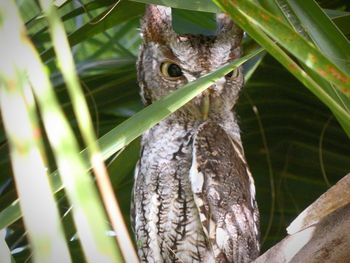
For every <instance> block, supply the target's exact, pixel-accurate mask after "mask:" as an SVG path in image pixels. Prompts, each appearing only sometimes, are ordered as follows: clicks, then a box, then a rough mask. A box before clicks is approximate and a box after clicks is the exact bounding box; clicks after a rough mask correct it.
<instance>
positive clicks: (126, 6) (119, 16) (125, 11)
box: [41, 1, 144, 61]
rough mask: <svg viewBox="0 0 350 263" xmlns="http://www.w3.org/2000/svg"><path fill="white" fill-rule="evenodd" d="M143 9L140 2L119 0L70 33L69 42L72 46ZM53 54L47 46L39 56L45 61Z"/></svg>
mask: <svg viewBox="0 0 350 263" xmlns="http://www.w3.org/2000/svg"><path fill="white" fill-rule="evenodd" d="M143 10H144V5H142V4H138V3H134V2H129V1H121V2H119V4H117V5H116V6H115V7H114V8H113V9H110V8H109V9H108V10H106V11H105V12H103V13H102V14H100V15H98V16H97V17H96V18H95V19H93V20H92V21H90V22H88V23H87V24H85V25H84V26H82V27H81V28H79V29H78V30H76V31H75V32H73V33H72V34H70V35H69V36H68V41H69V44H70V46H71V47H73V46H75V45H76V44H78V43H80V42H82V41H84V40H86V39H89V38H91V37H93V36H95V35H97V34H99V33H102V32H104V31H106V30H107V29H109V28H111V27H113V26H115V25H117V24H119V23H121V22H124V21H127V20H129V19H133V18H135V17H138V16H141V14H142V13H143ZM53 55H54V51H53V48H49V49H47V50H46V51H45V52H43V53H42V54H41V57H42V59H43V60H44V61H46V60H48V59H50V58H52V56H53Z"/></svg>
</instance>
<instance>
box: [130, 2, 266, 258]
mask: <svg viewBox="0 0 350 263" xmlns="http://www.w3.org/2000/svg"><path fill="white" fill-rule="evenodd" d="M171 19H172V18H171V9H170V8H168V7H163V6H155V5H150V6H148V7H147V8H146V13H145V16H144V18H143V19H142V21H141V31H142V36H143V44H142V47H141V50H140V55H139V58H138V62H137V73H138V81H139V85H140V89H141V92H140V94H141V97H142V100H143V102H144V103H145V105H149V104H151V103H153V102H155V101H157V100H159V99H160V98H162V97H164V96H166V95H167V94H169V93H171V92H173V91H175V90H177V89H178V88H179V87H181V86H183V85H184V84H186V83H188V82H191V81H193V80H196V79H198V78H199V77H201V76H203V75H205V74H207V73H209V72H211V71H213V70H215V69H217V68H218V67H220V66H222V65H224V64H226V63H227V62H230V61H232V60H234V59H237V58H238V57H240V55H241V39H242V35H243V34H242V31H241V29H239V28H238V27H237V26H236V25H235V24H234V23H233V22H232V21H231V20H230V19H229V18H228V17H227V16H226V15H223V14H220V15H217V25H218V29H217V34H216V35H214V36H203V35H189V34H183V35H180V34H177V33H176V32H175V31H174V30H173V28H172V21H171ZM242 85H243V75H242V70H241V69H240V68H238V69H236V70H234V71H233V72H231V73H229V74H227V75H226V76H225V77H223V78H222V79H220V80H219V81H217V82H216V83H215V84H213V85H212V86H211V87H209V88H208V89H207V90H206V91H204V92H203V93H202V94H200V95H198V96H197V97H195V98H194V99H193V100H192V101H190V102H188V103H187V104H186V105H185V106H183V107H182V108H181V109H179V110H178V111H176V112H174V113H172V114H171V115H170V116H169V117H168V118H166V119H165V120H163V121H161V122H160V123H158V124H157V125H156V126H154V127H153V128H151V129H150V130H148V131H147V132H145V133H144V134H143V136H142V142H141V153H140V160H139V161H138V163H137V166H136V169H135V184H134V188H133V197H132V199H133V204H132V211H131V214H132V225H133V230H134V233H135V239H136V243H137V250H138V255H139V257H140V260H141V262H186V263H187V262H235V263H238V262H250V261H252V260H253V259H255V258H256V257H257V256H258V253H259V213H258V208H257V204H256V201H255V186H254V181H253V178H252V176H251V174H250V172H249V168H248V165H247V162H246V160H245V157H244V152H243V148H242V142H241V138H240V130H239V127H238V123H237V118H236V116H235V114H234V111H233V109H234V106H235V104H236V102H237V99H238V95H239V91H240V90H241V88H242Z"/></svg>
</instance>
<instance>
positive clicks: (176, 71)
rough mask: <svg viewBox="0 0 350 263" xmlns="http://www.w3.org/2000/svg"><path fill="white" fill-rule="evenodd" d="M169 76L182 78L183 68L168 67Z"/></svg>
mask: <svg viewBox="0 0 350 263" xmlns="http://www.w3.org/2000/svg"><path fill="white" fill-rule="evenodd" d="M168 74H169V76H170V77H173V78H175V77H180V76H182V71H181V68H180V67H179V66H178V65H176V64H170V65H169V67H168Z"/></svg>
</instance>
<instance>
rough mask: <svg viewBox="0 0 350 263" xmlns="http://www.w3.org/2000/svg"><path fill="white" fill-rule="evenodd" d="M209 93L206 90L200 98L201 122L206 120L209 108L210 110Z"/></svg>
mask: <svg viewBox="0 0 350 263" xmlns="http://www.w3.org/2000/svg"><path fill="white" fill-rule="evenodd" d="M209 95H210V94H209V91H208V90H206V91H204V92H203V93H202V96H203V97H202V98H201V104H200V111H201V114H202V118H203V120H207V119H208V115H209V108H210V97H209Z"/></svg>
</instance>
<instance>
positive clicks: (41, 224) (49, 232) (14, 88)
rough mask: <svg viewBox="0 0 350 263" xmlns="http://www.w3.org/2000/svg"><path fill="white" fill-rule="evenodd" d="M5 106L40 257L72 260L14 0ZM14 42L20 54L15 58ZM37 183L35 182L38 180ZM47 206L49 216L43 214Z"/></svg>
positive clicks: (1, 29) (1, 85)
mask: <svg viewBox="0 0 350 263" xmlns="http://www.w3.org/2000/svg"><path fill="white" fill-rule="evenodd" d="M0 13H1V15H0V16H1V17H2V19H3V23H1V24H0V36H1V38H2V39H7V40H8V41H3V42H1V43H0V51H1V52H2V53H3V54H4V55H3V58H2V62H1V64H0V108H1V114H2V120H3V124H4V128H5V130H6V133H7V138H8V141H9V144H10V154H11V163H12V168H13V173H14V179H15V182H16V190H17V193H18V196H19V201H20V206H21V210H22V213H23V219H24V224H25V226H26V230H27V233H28V237H29V240H30V242H31V244H32V247H33V255H34V260H35V261H37V262H39V261H40V262H50V261H54V260H56V259H57V257H60V258H62V260H63V261H65V262H71V258H70V254H69V250H68V246H67V244H66V241H65V236H64V232H63V228H62V225H61V221H60V216H59V212H58V209H57V207H56V202H55V199H54V196H53V192H52V189H51V186H50V183H49V180H48V174H47V163H46V156H45V153H44V150H43V137H42V135H41V131H40V125H39V120H38V119H39V118H38V116H37V109H36V106H35V100H34V96H33V94H32V91H31V89H30V85H29V82H28V80H27V78H26V70H25V67H24V64H25V63H23V62H22V59H23V57H22V56H21V55H23V53H24V51H25V46H24V43H23V42H24V41H23V39H22V37H21V34H23V23H22V22H21V18H20V15H19V12H18V9H17V8H16V6H15V4H14V3H12V4H11V3H7V5H6V4H4V3H2V4H1V3H0ZM13 46H16V51H17V52H18V53H17V54H18V56H16V57H12V49H13ZM33 182H35V184H33ZM42 210H45V212H46V213H47V215H46V216H45V217H42V213H41V212H42Z"/></svg>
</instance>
